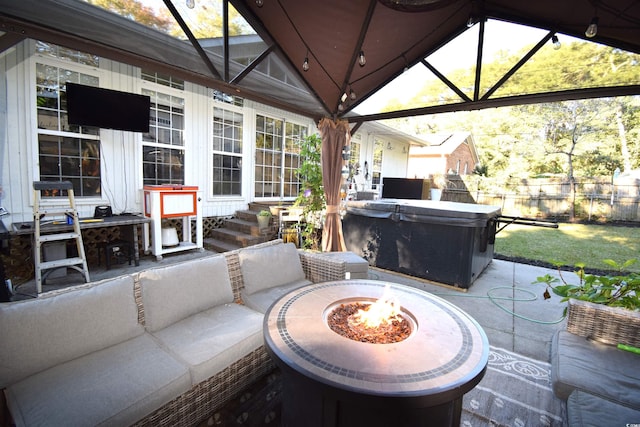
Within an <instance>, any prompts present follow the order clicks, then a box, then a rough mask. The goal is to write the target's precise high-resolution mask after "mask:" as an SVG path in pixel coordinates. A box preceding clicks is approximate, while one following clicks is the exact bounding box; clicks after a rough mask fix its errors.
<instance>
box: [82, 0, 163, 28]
mask: <svg viewBox="0 0 640 427" xmlns="http://www.w3.org/2000/svg"><path fill="white" fill-rule="evenodd" d="M86 1H87V3H89V4H92V5H94V6H99V7H101V8H103V9H106V10H108V11H111V12H113V13H117V14H118V15H120V16H123V17H125V18H129V19H131V20H132V21H136V22H139V23H141V24H144V25H146V26H148V27H152V28H155V29H156V30H160V31H164V32H169V31H170V30H171V28H172V27H173V26H174V25H175V21H174V19H173V17H172V16H171V15H170V14H169V13H168V11H167V10H166V9H163V10H165V12H156V11H155V10H154V9H153V8H152V7H149V6H145V3H144V2H142V1H140V0H86Z"/></svg>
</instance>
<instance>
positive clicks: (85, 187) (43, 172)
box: [36, 43, 101, 197]
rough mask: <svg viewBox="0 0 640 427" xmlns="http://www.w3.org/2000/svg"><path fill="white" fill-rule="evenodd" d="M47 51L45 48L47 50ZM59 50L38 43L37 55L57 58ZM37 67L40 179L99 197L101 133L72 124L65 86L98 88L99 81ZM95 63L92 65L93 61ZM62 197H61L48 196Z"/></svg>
mask: <svg viewBox="0 0 640 427" xmlns="http://www.w3.org/2000/svg"><path fill="white" fill-rule="evenodd" d="M45 48H46V49H45ZM60 49H62V48H59V47H57V46H55V45H46V44H42V43H36V50H37V52H38V53H41V54H43V55H44V56H45V57H46V56H56V54H59V53H60ZM63 52H64V55H65V58H66V57H71V58H73V59H76V61H73V62H81V61H80V59H82V58H85V57H87V58H89V59H91V60H93V59H94V57H90V56H88V55H85V56H83V55H80V54H77V55H73V52H74V51H70V50H67V49H64V50H63ZM44 62H47V61H42V63H40V62H39V63H37V64H36V109H37V120H38V130H37V133H38V161H39V173H40V180H42V181H71V183H72V184H73V190H74V193H75V195H76V196H77V197H99V196H100V194H101V181H100V179H101V175H100V130H99V129H98V128H95V127H89V126H76V125H70V124H69V122H68V120H67V99H66V83H67V82H72V83H80V84H84V85H88V86H99V78H98V77H97V76H95V75H90V74H85V73H83V72H80V71H76V70H72V69H70V68H71V67H64V66H58V65H53V64H49V63H44ZM92 64H93V62H92ZM49 196H61V194H49Z"/></svg>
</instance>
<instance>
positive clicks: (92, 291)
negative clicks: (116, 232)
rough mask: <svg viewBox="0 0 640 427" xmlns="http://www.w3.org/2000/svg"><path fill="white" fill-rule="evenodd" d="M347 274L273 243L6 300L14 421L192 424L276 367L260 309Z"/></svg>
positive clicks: (8, 389)
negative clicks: (292, 292) (266, 344)
mask: <svg viewBox="0 0 640 427" xmlns="http://www.w3.org/2000/svg"><path fill="white" fill-rule="evenodd" d="M245 276H246V279H247V280H248V281H246V282H245ZM265 277H267V278H270V279H269V280H265ZM344 277H345V265H344V262H341V261H340V260H332V259H331V258H329V257H322V256H318V254H314V253H311V252H304V251H299V250H297V249H296V248H295V247H294V246H293V245H292V244H283V243H282V241H281V240H276V241H271V242H267V243H265V244H261V245H258V246H254V247H250V248H244V249H240V250H237V251H233V252H227V253H225V254H219V255H211V256H205V257H202V258H198V259H193V260H189V261H186V262H183V263H179V264H173V265H168V266H162V267H156V268H152V269H149V270H145V271H141V272H139V273H135V274H131V275H126V276H120V277H116V278H113V279H107V280H103V281H100V282H96V283H89V284H85V285H80V286H76V287H73V288H68V289H65V290H63V291H58V292H55V293H49V294H44V295H42V296H40V297H39V298H37V299H34V300H28V301H20V302H15V303H7V304H2V305H0V343H2V345H0V360H1V361H2V362H1V363H0V388H2V389H4V395H5V398H6V405H7V407H8V410H9V413H10V415H11V417H12V422H13V423H15V425H18V426H21V425H28V426H35V425H47V426H54V425H77V426H82V425H87V426H93V425H117V426H122V425H132V424H135V425H148V426H158V425H171V426H179V425H195V424H197V423H199V422H201V421H203V420H205V419H206V418H207V417H208V416H210V415H211V414H213V413H214V412H215V411H216V410H217V409H219V408H220V407H222V406H223V405H224V404H225V403H226V402H228V401H229V400H230V399H231V398H233V397H234V396H235V395H237V394H238V393H239V392H240V391H241V390H243V389H244V388H245V387H246V386H247V385H249V384H251V383H252V382H254V381H256V380H258V379H259V378H260V377H262V376H263V375H264V374H266V373H268V372H269V371H270V370H272V369H273V367H274V365H273V364H272V362H271V360H270V358H269V357H268V355H267V354H266V351H265V350H264V346H263V337H262V321H263V313H262V312H261V311H260V310H259V308H260V307H263V306H264V305H265V304H269V300H270V299H271V300H275V299H276V298H277V297H278V296H279V295H281V294H282V293H283V292H286V290H288V289H290V288H291V287H295V286H300V285H303V284H306V283H310V282H314V283H315V282H319V281H326V280H338V279H344ZM256 278H261V281H259V282H256ZM280 287H282V288H281V289H278V288H280ZM243 299H246V300H247V302H250V303H251V304H254V308H252V307H251V304H247V305H245V304H244V303H243ZM256 308H258V309H256Z"/></svg>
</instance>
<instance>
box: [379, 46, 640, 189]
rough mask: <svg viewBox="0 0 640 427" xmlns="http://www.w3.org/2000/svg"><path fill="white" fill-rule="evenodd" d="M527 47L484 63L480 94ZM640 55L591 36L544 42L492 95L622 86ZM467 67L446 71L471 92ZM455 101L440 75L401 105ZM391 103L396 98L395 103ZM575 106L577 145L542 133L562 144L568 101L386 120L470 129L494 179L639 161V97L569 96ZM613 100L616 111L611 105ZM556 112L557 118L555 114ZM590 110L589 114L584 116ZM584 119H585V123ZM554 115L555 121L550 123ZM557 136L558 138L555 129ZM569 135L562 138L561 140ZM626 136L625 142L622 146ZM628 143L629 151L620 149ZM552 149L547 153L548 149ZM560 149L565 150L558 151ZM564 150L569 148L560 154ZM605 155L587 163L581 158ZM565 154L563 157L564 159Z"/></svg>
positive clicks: (416, 129)
mask: <svg viewBox="0 0 640 427" xmlns="http://www.w3.org/2000/svg"><path fill="white" fill-rule="evenodd" d="M529 49H530V47H527V48H524V49H523V50H522V51H521V52H519V53H518V54H516V55H508V54H503V55H501V56H500V57H498V59H496V60H495V61H494V62H491V63H485V64H483V68H482V70H483V74H482V79H481V90H480V94H481V95H482V94H484V93H486V91H487V90H488V89H489V88H490V87H492V86H493V85H494V84H495V82H497V81H498V80H499V79H500V78H501V77H502V76H503V75H504V73H505V72H506V71H507V70H509V69H510V68H511V67H512V66H513V64H515V63H516V62H517V61H518V60H519V59H520V58H521V57H522V55H523V54H524V53H526V52H528V51H529ZM639 66H640V56H639V55H636V54H632V53H629V52H624V51H621V50H619V49H612V48H609V47H606V46H602V45H598V44H595V43H591V42H572V43H565V44H563V47H562V49H561V51H557V50H554V49H552V48H551V47H550V46H545V47H543V48H542V49H541V50H540V51H539V52H537V53H536V54H535V55H534V56H533V57H532V58H531V59H530V60H529V61H528V62H527V63H526V64H525V65H524V66H523V67H522V68H521V69H520V70H518V71H517V72H516V73H515V74H514V75H513V76H511V78H509V79H508V80H507V81H506V82H505V84H504V85H503V86H502V87H500V88H499V89H498V90H497V91H496V92H495V93H494V94H493V95H492V96H493V97H499V96H506V95H518V94H524V93H541V92H545V91H556V90H566V89H573V88H579V87H595V86H600V85H602V86H604V85H622V84H625V83H626V84H628V83H630V82H636V81H637V75H638V67H639ZM473 72H474V70H473V69H461V70H455V71H453V72H451V73H450V74H448V75H447V77H448V78H449V79H450V80H451V81H453V82H454V83H455V84H457V85H458V87H460V88H461V90H463V91H464V92H465V93H467V94H471V93H473V87H472V86H470V85H472V82H473V78H472V76H473ZM452 101H453V102H460V99H459V97H458V95H456V94H455V93H454V92H453V91H452V90H451V89H450V88H448V87H447V86H446V85H444V84H443V83H442V82H441V81H439V80H436V79H434V80H429V81H426V82H425V84H424V86H423V88H422V89H421V90H418V91H416V94H415V95H414V97H413V98H411V100H410V101H409V102H408V103H406V104H405V105H404V108H411V107H422V106H425V105H437V104H441V103H445V102H452ZM396 102H397V101H396ZM572 102H573V103H574V104H573V108H575V109H576V112H578V111H581V113H580V117H581V118H580V121H579V122H576V125H577V126H578V127H576V128H575V136H576V137H577V140H576V141H575V143H576V144H577V143H578V142H579V146H578V145H577V146H576V147H574V149H573V150H570V146H565V147H563V149H562V150H559V147H558V146H556V147H555V148H553V147H552V144H551V141H552V140H549V139H547V137H548V136H549V135H550V134H549V133H548V132H549V131H551V130H552V129H553V128H554V126H558V127H556V128H555V131H556V132H559V133H557V134H556V137H558V138H559V139H557V140H556V142H557V143H561V142H563V141H564V142H569V141H571V140H572V139H571V138H570V135H568V134H567V130H568V128H567V129H562V128H561V126H560V125H561V124H562V123H564V125H563V126H565V127H566V126H569V125H568V123H569V121H567V117H566V114H565V113H567V112H568V110H567V109H568V108H569V107H568V105H569V104H566V103H564V104H560V106H558V105H556V104H536V105H528V106H518V107H503V108H496V109H487V110H481V111H469V112H456V113H445V114H438V115H432V116H421V117H412V118H407V119H399V120H397V121H392V122H393V126H394V127H398V128H400V129H401V130H403V131H405V132H407V133H413V134H416V135H420V134H425V133H442V132H455V131H463V130H465V131H469V132H471V133H472V135H473V137H474V140H475V142H476V146H477V149H478V154H479V156H480V163H482V164H484V165H486V166H487V170H488V172H489V173H490V174H491V175H492V176H494V177H497V178H505V179H508V178H509V177H522V176H535V175H537V174H542V173H559V172H562V173H565V174H566V175H567V176H574V175H575V176H580V175H582V176H586V175H592V174H593V173H598V174H607V175H608V174H609V173H610V171H609V167H610V166H611V165H612V164H614V163H616V162H622V161H624V160H623V159H624V158H628V159H629V161H628V162H627V164H628V165H629V167H638V164H639V162H640V108H639V107H640V97H637V96H636V97H620V98H616V99H610V98H609V99H602V100H581V101H572ZM616 105H620V106H621V107H619V108H618V110H617V112H616V109H614V108H613V107H614V106H616ZM561 111H562V112H563V113H562V114H563V116H565V117H564V118H562V119H560V118H559V117H558V116H557V114H559V113H560V112H561ZM587 112H589V114H588V117H587V115H585V114H586V113H587ZM585 120H586V121H585ZM554 121H555V125H554ZM561 133H562V134H563V136H562V138H560V136H561V135H560V134H561ZM568 137H569V139H567V138H568ZM625 140H626V144H625ZM625 146H626V147H627V150H626V151H627V152H628V153H629V154H628V156H627V155H626V154H625ZM553 152H555V153H554V154H552V153H553ZM563 153H564V154H563ZM567 153H568V154H567ZM596 153H597V155H598V156H599V157H598V158H599V159H600V160H603V159H605V158H607V159H609V160H608V161H606V162H604V163H602V164H599V165H594V164H592V163H589V162H588V160H587V158H591V159H596V157H595V155H596ZM569 159H570V160H569Z"/></svg>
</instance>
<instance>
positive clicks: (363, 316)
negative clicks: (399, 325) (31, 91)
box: [352, 285, 400, 328]
mask: <svg viewBox="0 0 640 427" xmlns="http://www.w3.org/2000/svg"><path fill="white" fill-rule="evenodd" d="M399 314H400V304H399V303H398V300H397V298H396V297H395V296H394V295H393V294H392V292H391V287H390V286H389V285H387V286H386V287H385V289H384V292H383V294H382V296H381V297H380V299H378V300H377V301H376V302H374V303H372V304H371V305H370V306H369V307H367V308H366V309H364V310H358V312H357V313H355V314H354V315H353V316H352V318H353V321H354V323H356V324H362V325H364V326H365V327H367V328H377V327H379V326H380V325H383V324H385V325H386V324H390V323H391V322H392V321H393V320H395V319H397V318H398V315H399Z"/></svg>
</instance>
